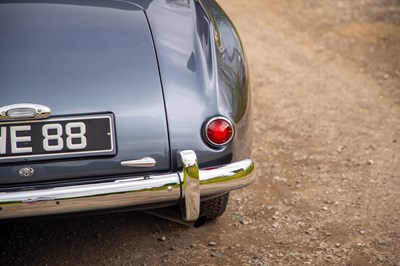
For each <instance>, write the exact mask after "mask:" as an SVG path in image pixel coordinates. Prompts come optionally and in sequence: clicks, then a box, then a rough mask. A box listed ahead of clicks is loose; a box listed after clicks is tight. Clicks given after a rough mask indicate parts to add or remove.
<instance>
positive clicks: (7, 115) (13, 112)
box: [0, 103, 51, 121]
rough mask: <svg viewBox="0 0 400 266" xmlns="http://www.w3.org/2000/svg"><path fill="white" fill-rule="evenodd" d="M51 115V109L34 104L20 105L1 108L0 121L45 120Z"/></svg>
mask: <svg viewBox="0 0 400 266" xmlns="http://www.w3.org/2000/svg"><path fill="white" fill-rule="evenodd" d="M50 114H51V110H50V108H49V107H47V106H44V105H41V104H34V103H18V104H11V105H6V106H2V107H0V121H4V120H21V119H23V120H25V119H44V118H48V117H49V116H50Z"/></svg>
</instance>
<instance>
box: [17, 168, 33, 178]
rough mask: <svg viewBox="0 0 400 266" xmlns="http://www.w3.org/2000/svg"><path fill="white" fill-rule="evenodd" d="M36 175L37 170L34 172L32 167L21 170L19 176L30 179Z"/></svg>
mask: <svg viewBox="0 0 400 266" xmlns="http://www.w3.org/2000/svg"><path fill="white" fill-rule="evenodd" d="M34 173H35V170H33V168H31V167H24V168H21V169H19V175H20V176H21V177H30V176H33V174H34Z"/></svg>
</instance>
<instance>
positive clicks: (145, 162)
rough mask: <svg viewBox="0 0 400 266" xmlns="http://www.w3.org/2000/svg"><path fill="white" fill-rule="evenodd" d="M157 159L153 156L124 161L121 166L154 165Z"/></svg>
mask: <svg viewBox="0 0 400 266" xmlns="http://www.w3.org/2000/svg"><path fill="white" fill-rule="evenodd" d="M156 163H157V161H156V160H154V159H153V158H151V157H144V158H142V159H138V160H130V161H122V162H121V166H127V167H154V166H155V165H156Z"/></svg>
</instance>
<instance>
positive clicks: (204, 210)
mask: <svg viewBox="0 0 400 266" xmlns="http://www.w3.org/2000/svg"><path fill="white" fill-rule="evenodd" d="M228 200H229V192H228V193H226V194H224V195H222V196H219V197H216V198H212V199H208V200H205V201H202V202H201V203H200V214H204V215H206V216H207V220H214V219H215V218H218V217H219V216H221V215H222V214H223V213H224V212H225V210H226V206H227V205H228Z"/></svg>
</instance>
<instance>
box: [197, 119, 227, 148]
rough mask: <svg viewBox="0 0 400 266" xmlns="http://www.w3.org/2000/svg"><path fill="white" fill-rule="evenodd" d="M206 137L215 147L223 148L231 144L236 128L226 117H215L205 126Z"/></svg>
mask: <svg viewBox="0 0 400 266" xmlns="http://www.w3.org/2000/svg"><path fill="white" fill-rule="evenodd" d="M204 131H205V132H204V133H205V134H204V135H205V137H206V139H207V141H208V142H209V143H210V144H211V145H213V146H222V145H225V144H227V143H229V142H230V141H231V140H232V138H233V135H234V128H233V125H232V123H231V121H229V120H228V119H226V118H225V117H214V118H212V119H210V121H208V122H207V124H206V126H205V130H204Z"/></svg>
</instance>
